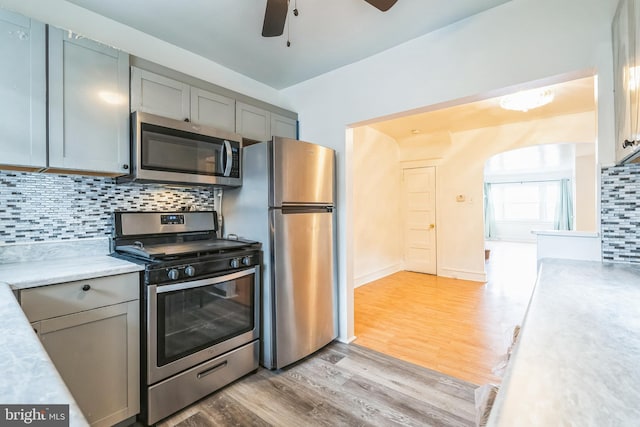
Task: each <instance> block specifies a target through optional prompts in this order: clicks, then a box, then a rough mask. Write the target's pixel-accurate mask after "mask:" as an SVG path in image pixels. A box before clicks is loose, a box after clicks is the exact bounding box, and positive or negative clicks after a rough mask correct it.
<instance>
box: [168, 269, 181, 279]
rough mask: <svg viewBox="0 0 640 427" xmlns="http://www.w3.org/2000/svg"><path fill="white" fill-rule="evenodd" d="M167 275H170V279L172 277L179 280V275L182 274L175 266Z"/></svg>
mask: <svg viewBox="0 0 640 427" xmlns="http://www.w3.org/2000/svg"><path fill="white" fill-rule="evenodd" d="M167 275H168V276H169V279H171V280H178V277H179V276H180V273H179V272H178V270H176V269H175V268H172V269H171V270H169V273H167Z"/></svg>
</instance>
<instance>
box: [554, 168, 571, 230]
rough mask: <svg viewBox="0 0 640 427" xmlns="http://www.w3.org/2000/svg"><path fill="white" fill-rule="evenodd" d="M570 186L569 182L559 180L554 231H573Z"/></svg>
mask: <svg viewBox="0 0 640 427" xmlns="http://www.w3.org/2000/svg"><path fill="white" fill-rule="evenodd" d="M570 184H571V182H570V181H569V180H568V179H562V180H560V191H559V192H558V194H559V197H558V204H557V205H556V217H555V223H554V229H556V230H573V194H572V191H571V185H570Z"/></svg>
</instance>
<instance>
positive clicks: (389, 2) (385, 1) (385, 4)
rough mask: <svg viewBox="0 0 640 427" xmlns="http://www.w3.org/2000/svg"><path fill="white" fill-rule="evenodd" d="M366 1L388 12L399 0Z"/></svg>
mask: <svg viewBox="0 0 640 427" xmlns="http://www.w3.org/2000/svg"><path fill="white" fill-rule="evenodd" d="M364 1H366V2H367V3H369V4H370V5H371V6H373V7H377V8H378V9H380V10H381V11H383V12H386V11H387V10H389V9H391V6H393V5H394V4H396V2H397V1H398V0H364Z"/></svg>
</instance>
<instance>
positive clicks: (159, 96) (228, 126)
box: [131, 67, 236, 132]
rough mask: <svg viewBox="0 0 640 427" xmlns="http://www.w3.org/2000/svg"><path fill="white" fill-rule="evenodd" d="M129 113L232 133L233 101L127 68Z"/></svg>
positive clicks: (181, 83)
mask: <svg viewBox="0 0 640 427" xmlns="http://www.w3.org/2000/svg"><path fill="white" fill-rule="evenodd" d="M131 111H144V112H145V113H151V114H156V115H158V116H163V117H169V118H172V119H177V120H184V121H191V122H193V123H197V124H201V125H207V126H212V127H215V128H217V129H222V130H226V131H229V132H233V131H234V130H235V114H236V113H235V100H234V99H233V98H228V97H226V96H223V95H220V94H217V93H213V92H209V91H206V90H204V89H201V88H197V87H193V86H190V85H188V84H186V83H183V82H180V81H177V80H174V79H171V78H168V77H165V76H161V75H159V74H155V73H152V72H150V71H147V70H142V69H140V68H137V67H131Z"/></svg>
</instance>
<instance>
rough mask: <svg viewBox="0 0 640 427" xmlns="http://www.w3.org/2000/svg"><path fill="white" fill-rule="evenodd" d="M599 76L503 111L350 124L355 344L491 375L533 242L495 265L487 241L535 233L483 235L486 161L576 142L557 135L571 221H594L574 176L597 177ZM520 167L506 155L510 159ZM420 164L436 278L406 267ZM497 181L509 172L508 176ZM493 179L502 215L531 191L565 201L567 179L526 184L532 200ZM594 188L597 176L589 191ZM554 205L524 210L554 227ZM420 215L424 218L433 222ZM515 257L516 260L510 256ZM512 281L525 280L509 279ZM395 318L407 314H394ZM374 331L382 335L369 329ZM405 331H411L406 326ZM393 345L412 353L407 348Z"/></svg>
mask: <svg viewBox="0 0 640 427" xmlns="http://www.w3.org/2000/svg"><path fill="white" fill-rule="evenodd" d="M555 81H558V80H557V79H556V80H555ZM595 81H596V79H595V77H594V76H593V75H587V76H583V77H581V78H579V79H576V80H570V81H565V82H563V83H560V84H553V85H551V86H547V87H546V88H545V90H547V89H548V90H550V91H552V92H553V93H555V100H554V101H553V102H552V103H550V104H548V105H546V106H543V107H540V108H536V109H532V110H530V111H528V112H523V111H512V110H505V109H503V108H502V107H501V106H500V98H488V99H484V100H481V101H476V102H472V103H466V104H461V105H456V106H454V107H448V108H444V109H440V110H433V109H431V110H430V111H427V112H422V113H418V114H411V115H408V116H405V117H399V118H394V119H391V120H386V121H382V122H375V123H367V124H364V125H361V126H358V127H354V128H352V129H351V130H350V131H351V132H352V141H353V144H352V145H350V149H352V155H351V160H348V161H347V162H348V166H347V171H348V172H347V173H348V174H351V176H352V181H351V182H352V184H353V185H352V187H351V188H350V190H351V191H352V195H351V196H349V197H350V198H351V201H352V205H351V206H352V207H353V209H352V213H351V216H350V220H351V224H352V227H351V229H352V230H353V233H352V234H351V244H352V249H350V250H348V253H349V252H350V251H351V252H350V253H351V257H350V260H351V262H352V264H350V268H351V271H349V272H348V275H349V276H350V277H352V279H353V282H352V283H353V285H354V299H353V300H352V301H353V304H354V306H352V307H354V313H355V315H354V332H355V336H356V338H357V339H356V341H355V342H356V343H359V344H362V345H365V346H370V347H371V348H374V349H376V350H378V351H382V352H386V353H387V354H391V355H394V356H396V357H399V358H404V359H405V360H409V361H411V362H413V363H418V364H422V365H423V366H426V367H429V368H431V369H435V370H439V371H441V372H445V373H449V374H450V375H453V376H456V377H458V378H462V379H467V380H469V381H474V382H476V381H480V380H482V379H486V380H496V378H495V377H492V375H493V372H492V366H495V363H496V362H497V360H498V359H499V358H500V357H501V355H503V354H504V351H505V350H506V347H505V345H504V344H505V342H507V341H508V336H509V335H510V333H511V331H512V330H513V327H514V326H515V325H516V324H518V323H519V322H520V321H521V319H522V317H523V315H524V311H525V309H526V305H527V303H528V298H529V295H530V292H531V289H532V287H533V283H534V282H535V272H536V264H535V249H534V250H531V248H532V247H534V246H528V247H525V248H523V250H515V249H514V248H515V246H512V247H511V248H507V247H506V243H505V246H503V248H504V250H498V249H494V251H493V252H494V253H493V255H492V257H490V258H491V259H492V260H493V261H495V262H494V263H492V264H489V263H486V262H485V249H486V245H487V244H488V243H494V242H495V243H496V244H497V243H504V242H507V241H508V242H509V244H512V245H517V244H523V242H524V241H526V240H528V241H531V240H532V239H535V235H532V234H531V232H530V229H527V228H525V232H522V233H521V240H520V241H518V239H517V238H512V239H511V240H506V239H503V240H498V239H494V240H491V241H487V240H485V227H484V220H485V197H484V196H485V188H484V186H485V182H487V181H485V163H486V162H487V160H489V159H491V158H493V156H496V155H499V154H500V153H509V152H511V151H512V150H516V149H522V148H526V147H532V146H541V147H545V146H549V144H557V143H558V142H559V141H562V142H565V141H568V142H571V144H568V143H565V144H562V145H563V147H565V148H561V149H560V150H561V151H562V149H566V150H568V151H570V152H571V153H573V154H572V155H573V164H574V167H573V169H572V172H571V180H570V181H568V182H567V183H568V185H569V186H571V189H572V190H573V192H572V196H573V199H572V202H571V203H572V204H571V207H572V208H573V218H572V219H573V225H570V226H568V227H567V228H569V229H577V228H576V227H578V224H586V223H589V222H591V223H592V224H596V223H597V212H596V203H597V200H596V198H597V195H594V196H593V197H592V198H590V199H589V200H590V202H588V203H591V210H590V211H589V212H590V213H588V214H587V213H586V212H587V211H586V210H584V209H582V208H580V206H581V204H580V203H582V202H580V203H579V202H578V199H579V198H580V197H583V195H580V196H579V193H580V191H579V190H578V188H577V187H576V183H577V182H578V181H584V180H582V179H580V175H581V174H585V173H586V172H585V171H586V170H588V169H589V168H591V170H590V171H589V173H592V174H593V175H594V176H595V172H596V166H595V153H596V151H597V150H596V148H595V147H596V144H595V141H596V104H595V99H594V93H595ZM587 146H589V148H588V150H587V149H586V148H585V147H587ZM549 147H550V146H549ZM567 147H571V148H567ZM547 150H550V148H547ZM585 150H587V151H589V153H590V154H589V155H590V156H591V160H590V161H591V162H592V163H589V165H587V162H585V161H583V160H584V158H585V156H584V155H583V154H584V152H585ZM550 155H551V154H549V156H550ZM495 162H497V160H495ZM513 164H514V162H513V161H512V160H509V161H507V162H506V166H505V168H506V169H509V168H511V166H512V165H513ZM420 168H433V170H434V172H435V205H436V211H435V222H434V223H433V224H434V228H435V238H436V242H435V245H434V248H435V249H436V252H437V253H436V272H435V274H434V275H425V274H415V273H411V272H408V271H407V270H409V269H410V268H408V265H409V263H408V262H407V260H408V259H409V257H408V256H407V253H406V244H405V243H406V240H407V237H406V236H405V231H404V228H409V227H408V226H407V224H408V223H409V222H411V221H409V220H408V217H407V212H406V210H405V209H404V208H403V206H404V205H403V196H402V194H403V191H402V186H403V179H404V178H405V175H404V173H405V171H407V170H412V169H416V170H417V169H420ZM520 172H522V171H520ZM535 172H536V171H532V170H530V171H528V173H531V174H535ZM537 172H538V173H540V174H541V176H538V177H537V178H538V181H551V180H555V179H556V176H555V175H554V176H548V175H547V173H548V171H544V172H543V171H539V170H538V171H537ZM502 178H505V179H506V175H505V176H502ZM529 178H531V177H529ZM543 178H544V179H543ZM558 179H561V178H558ZM521 181H522V182H524V178H523V175H522V174H521V175H520V176H519V177H518V178H517V182H518V185H523V186H524V185H525V184H519V183H520V182H521ZM531 181H533V179H532V180H531ZM585 182H586V181H585ZM491 183H492V184H495V186H494V189H495V190H496V192H495V193H496V196H495V197H496V198H498V197H499V196H501V197H502V200H503V204H502V206H501V207H500V209H502V210H501V212H500V215H502V216H500V218H501V219H504V218H507V219H517V215H518V212H520V215H521V217H522V216H525V217H526V216H527V215H528V214H526V215H525V214H524V213H523V211H525V212H526V211H527V208H526V205H527V204H530V205H531V206H529V207H532V206H533V205H532V204H531V199H532V198H533V197H534V194H537V196H536V197H538V199H543V200H544V201H547V200H550V199H554V200H555V199H558V198H559V194H561V192H562V187H560V188H556V187H554V185H551V184H548V185H547V184H545V183H538V184H534V183H532V182H527V184H530V185H529V186H528V187H527V189H526V191H520V193H521V194H524V195H525V196H526V197H521V198H520V199H518V200H517V199H515V196H513V195H512V193H514V192H515V193H518V191H515V190H513V189H510V188H507V186H506V184H507V182H506V181H504V182H502V183H498V182H495V181H493V182H491ZM500 184H504V185H505V186H504V187H500ZM522 188H525V187H520V189H522ZM595 188H596V185H595V181H593V188H592V190H593V194H595V193H596V191H595ZM580 194H581V193H580ZM505 198H506V199H505ZM583 198H584V197H583ZM504 200H506V202H504ZM585 200H586V199H585ZM505 203H506V204H505ZM519 203H520V205H519ZM585 203H587V202H585ZM556 206H557V203H556V204H551V203H542V204H541V203H537V204H536V206H535V209H536V212H538V215H537V216H536V217H535V218H529V219H535V220H537V221H539V222H541V223H551V224H552V225H553V224H554V222H555V210H556ZM552 213H553V215H552ZM590 215H591V217H590ZM514 216H515V217H516V218H512V217H514ZM569 216H571V215H569ZM552 217H553V221H552V220H551V218H552ZM527 218H528V217H527ZM520 219H523V218H520ZM423 222H424V224H423V226H424V225H426V226H427V227H429V226H430V224H432V223H426V221H423ZM503 225H504V224H503ZM512 225H513V224H512ZM572 227H573V228H572ZM581 227H582V225H581ZM584 227H587V226H586V225H584ZM533 228H536V229H537V228H538V227H537V226H536V227H533ZM543 228H544V227H543ZM423 230H424V229H423ZM418 234H419V233H418ZM522 236H525V237H526V238H524V237H522ZM418 240H419V239H418ZM527 248H528V249H527ZM534 248H535V247H534ZM501 255H505V256H501ZM508 256H515V257H516V258H515V259H513V258H512V259H511V260H510V261H509V257H508ZM348 258H349V255H348ZM501 260H502V261H501ZM516 261H517V262H523V263H526V265H527V266H528V267H527V268H521V269H513V268H512V269H511V271H510V272H509V271H507V269H506V268H505V266H515V265H517V262H516ZM518 272H519V274H518ZM514 281H517V283H519V284H520V285H521V286H519V287H517V288H516V287H514V286H511V287H509V286H508V285H509V283H513V282H514ZM406 293H408V295H406ZM403 294H405V295H404V296H403ZM370 296H375V297H376V298H377V299H374V300H373V301H375V302H366V301H365V298H368V297H370ZM438 303H441V304H440V305H438ZM347 304H351V303H350V302H348V303H347ZM374 309H380V311H377V310H374ZM398 320H406V321H407V322H409V323H408V324H407V325H404V326H400V325H395V326H393V325H391V323H388V322H395V321H398ZM412 325H413V326H412ZM465 325H466V326H465ZM367 328H368V330H369V331H373V332H375V334H373V335H368V336H367V334H368V332H367ZM447 328H449V329H447ZM465 328H466V329H465ZM456 329H457V332H456ZM407 331H408V332H412V333H413V334H409V335H407V334H406V333H405V332H407ZM447 331H448V332H447ZM442 333H445V335H441V334H442ZM447 333H448V335H447ZM446 336H449V337H457V338H446ZM438 337H440V338H438ZM393 348H396V349H402V350H405V353H410V354H409V355H407V354H405V355H404V356H402V355H400V354H398V353H397V352H396V353H394V351H393ZM460 354H465V357H466V358H468V360H467V359H465V358H464V357H462V358H461V357H460ZM420 355H422V356H420ZM414 356H415V358H414ZM423 356H428V357H426V358H423V359H424V360H423V363H421V362H420V360H419V359H418V357H423ZM427 358H429V359H430V361H426V359H427ZM463 359H465V360H463ZM443 360H449V361H453V362H452V363H455V364H456V365H457V368H456V369H457V370H456V369H450V368H451V367H447V366H444V365H445V364H444V363H443V362H442V361H443ZM438 361H440V362H438ZM456 361H457V362H456ZM474 362H477V363H475V365H474ZM465 366H466V367H469V366H474V367H473V368H465ZM465 369H466V370H467V371H468V370H473V371H474V372H465Z"/></svg>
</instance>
